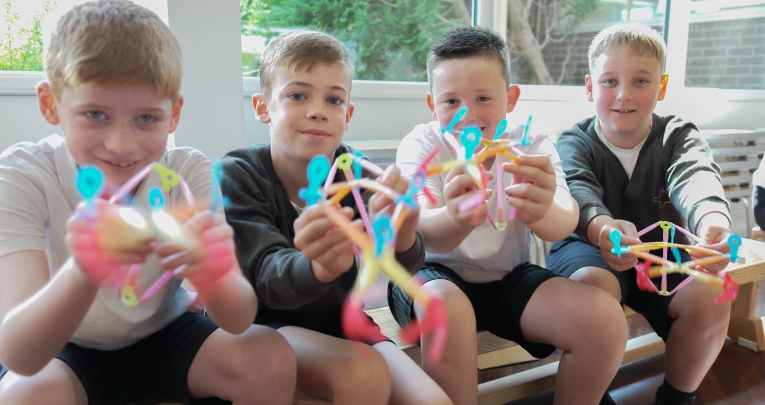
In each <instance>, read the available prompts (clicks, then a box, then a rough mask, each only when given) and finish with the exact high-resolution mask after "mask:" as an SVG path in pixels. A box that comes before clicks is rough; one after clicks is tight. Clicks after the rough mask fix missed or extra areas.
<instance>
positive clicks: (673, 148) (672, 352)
mask: <svg viewBox="0 0 765 405" xmlns="http://www.w3.org/2000/svg"><path fill="white" fill-rule="evenodd" d="M665 53H666V46H665V44H664V41H663V39H662V38H661V36H660V35H659V33H658V32H656V31H654V30H652V29H651V28H649V27H646V26H644V25H641V24H624V25H616V26H612V27H610V28H607V29H605V30H603V31H602V32H600V33H599V34H598V35H597V36H596V37H595V39H593V42H592V44H591V46H590V50H589V61H590V75H587V77H586V78H585V82H586V86H587V94H588V98H589V101H592V102H594V103H595V108H596V112H597V116H595V117H591V118H588V119H586V120H584V121H581V122H579V123H577V124H576V125H574V127H573V128H572V129H570V130H568V131H566V132H564V133H563V134H562V135H561V136H560V137H559V139H558V141H557V143H556V148H557V149H558V153H559V154H560V156H561V159H562V160H563V169H564V172H565V173H566V181H567V183H568V186H569V189H570V190H571V195H572V196H573V197H574V198H575V199H576V201H577V203H578V204H579V210H580V214H579V224H578V225H577V229H576V231H575V233H574V234H573V235H571V236H570V237H568V238H567V239H565V240H563V241H560V242H557V243H555V244H554V245H553V247H552V249H551V250H550V253H549V255H548V258H547V266H548V268H550V270H552V271H554V272H556V273H558V274H561V275H563V276H566V277H570V278H571V279H574V280H577V281H580V282H583V283H586V284H590V285H593V286H597V287H600V288H602V289H604V290H606V291H608V292H609V293H611V295H613V296H614V298H616V299H617V300H619V301H620V302H621V303H623V304H626V305H628V306H629V307H630V308H632V309H634V310H635V311H637V312H638V313H640V314H642V315H644V316H645V317H646V319H647V320H648V322H649V323H650V324H651V326H652V327H653V328H654V330H655V331H656V333H657V334H658V335H659V336H661V338H662V339H664V341H665V342H666V343H667V348H666V373H665V380H664V384H663V385H662V386H661V387H659V389H658V391H657V393H656V401H655V404H657V405H658V404H693V403H694V398H695V392H696V390H697V389H698V386H699V384H701V381H702V379H703V378H704V375H705V374H706V373H707V371H708V370H709V368H710V367H711V366H712V363H713V362H714V360H715V358H716V357H717V355H718V354H719V352H720V349H721V348H722V345H723V342H724V341H725V336H726V332H727V329H728V322H729V320H730V305H729V304H725V305H715V304H714V302H713V301H714V298H715V297H716V296H717V295H719V294H720V290H719V288H718V287H714V286H711V285H709V284H706V283H703V282H701V281H698V280H694V281H692V282H691V283H690V284H688V285H686V286H685V287H684V288H682V289H680V290H678V291H677V293H676V294H674V295H669V296H664V295H660V294H656V293H654V292H647V291H641V290H640V289H639V288H638V287H637V282H636V271H635V269H634V268H633V267H634V266H635V265H636V264H638V260H637V257H636V256H634V255H632V254H625V255H622V256H621V257H617V256H616V255H614V254H612V253H611V248H612V247H613V243H612V242H611V240H610V238H609V234H610V232H611V230H612V229H614V228H616V229H619V230H620V231H621V232H622V234H623V235H624V236H623V237H622V241H621V243H622V245H633V244H637V243H641V242H649V241H661V240H662V233H661V232H662V230H661V229H659V228H656V229H654V230H653V231H651V232H648V233H646V234H644V235H642V236H641V237H638V235H637V231H638V230H641V229H644V228H646V227H648V226H650V225H652V224H655V223H656V222H657V221H670V222H672V223H675V224H677V225H680V226H686V227H687V228H688V229H689V230H690V231H691V232H693V233H694V234H696V235H698V236H699V237H700V238H701V239H703V240H704V241H705V245H706V247H708V248H711V249H714V250H717V251H720V252H727V249H728V247H727V244H726V238H727V236H728V235H729V234H730V229H729V228H730V212H729V211H730V209H729V204H728V202H727V200H726V199H725V195H724V193H723V188H722V184H721V180H720V175H719V171H720V169H719V167H718V166H717V165H716V164H715V163H714V162H713V161H712V155H711V152H710V150H709V146H708V145H707V144H706V142H705V141H704V140H703V139H701V138H700V137H699V134H698V132H697V128H696V127H695V126H694V125H693V124H691V123H688V122H684V121H682V120H681V119H679V118H676V117H674V116H666V117H662V116H659V115H656V114H654V112H653V110H654V107H655V106H656V102H657V101H660V100H662V99H664V95H665V93H666V91H667V87H666V86H667V79H668V77H667V74H666V73H663V66H664V58H665ZM675 242H677V243H688V240H687V238H686V237H685V236H684V235H682V234H681V233H679V232H678V233H677V234H676V235H675ZM685 260H690V258H689V257H688V256H687V255H685V254H684V261H685ZM726 264H727V262H724V263H719V264H717V265H714V266H709V267H707V270H709V271H713V272H714V271H719V270H721V269H722V268H723V267H724V266H725V265H726ZM685 278H686V276H684V275H681V274H672V275H669V276H668V290H670V291H671V290H672V289H673V288H674V287H675V286H677V285H678V284H679V283H681V282H682V281H683V280H684V279H685Z"/></svg>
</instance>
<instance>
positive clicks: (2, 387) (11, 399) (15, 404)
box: [0, 373, 78, 405]
mask: <svg viewBox="0 0 765 405" xmlns="http://www.w3.org/2000/svg"><path fill="white" fill-rule="evenodd" d="M0 404H3V405H33V404H35V405H37V404H60V405H78V404H77V396H76V394H75V392H74V389H73V388H72V387H71V384H69V383H67V382H66V381H61V380H56V379H50V378H36V376H32V377H17V376H15V375H13V374H11V373H8V374H6V375H5V376H4V377H3V378H2V379H1V380H0Z"/></svg>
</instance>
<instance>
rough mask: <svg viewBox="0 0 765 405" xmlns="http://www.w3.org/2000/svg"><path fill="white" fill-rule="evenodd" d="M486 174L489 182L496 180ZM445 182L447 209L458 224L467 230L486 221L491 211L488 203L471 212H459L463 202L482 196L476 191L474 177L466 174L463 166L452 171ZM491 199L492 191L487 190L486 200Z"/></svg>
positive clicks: (481, 204) (491, 175) (490, 174)
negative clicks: (487, 212)
mask: <svg viewBox="0 0 765 405" xmlns="http://www.w3.org/2000/svg"><path fill="white" fill-rule="evenodd" d="M484 173H485V174H486V175H487V176H488V177H487V180H489V181H490V180H491V179H493V178H494V175H493V173H491V172H484ZM445 182H446V186H445V187H444V202H445V203H446V209H447V210H448V211H449V214H450V215H451V216H452V218H454V221H455V222H456V223H457V224H459V225H461V226H464V227H466V228H475V227H477V226H479V225H481V224H482V223H483V222H484V221H486V211H487V210H488V209H489V206H488V205H487V204H486V201H484V202H482V203H480V204H478V205H476V206H475V207H473V208H471V209H469V210H466V211H460V210H459V206H460V204H462V202H463V201H465V200H468V199H471V198H476V196H478V195H480V194H481V191H480V190H476V187H475V181H474V180H473V177H471V176H470V175H469V174H467V173H465V171H464V170H463V167H462V166H458V167H454V168H453V169H451V170H450V171H449V173H448V174H447V175H446V180H445ZM490 197H491V190H486V196H485V199H489V198H490Z"/></svg>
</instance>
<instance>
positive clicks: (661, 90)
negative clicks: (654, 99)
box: [659, 73, 669, 101]
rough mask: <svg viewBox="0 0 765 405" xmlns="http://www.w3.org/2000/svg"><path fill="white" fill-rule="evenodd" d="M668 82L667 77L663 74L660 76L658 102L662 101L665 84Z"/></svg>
mask: <svg viewBox="0 0 765 405" xmlns="http://www.w3.org/2000/svg"><path fill="white" fill-rule="evenodd" d="M668 82H669V75H668V74H666V73H664V74H662V75H661V84H660V85H659V101H661V100H664V97H665V96H666V95H667V83H668Z"/></svg>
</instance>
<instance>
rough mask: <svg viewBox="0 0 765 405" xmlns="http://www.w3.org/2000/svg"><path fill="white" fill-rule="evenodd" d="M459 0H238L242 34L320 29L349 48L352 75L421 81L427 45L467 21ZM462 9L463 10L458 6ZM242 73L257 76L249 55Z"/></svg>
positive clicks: (273, 33) (463, 6)
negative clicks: (352, 67)
mask: <svg viewBox="0 0 765 405" xmlns="http://www.w3.org/2000/svg"><path fill="white" fill-rule="evenodd" d="M459 2H464V0H313V1H308V2H306V1H305V0H241V1H240V12H241V20H242V33H243V34H245V35H256V36H261V37H264V38H266V39H267V40H270V39H271V38H273V37H275V36H277V35H279V34H280V33H281V32H283V31H284V30H285V29H286V30H290V29H300V28H308V29H319V30H322V31H324V32H327V33H328V34H331V35H333V36H335V37H336V38H338V39H339V40H340V41H341V42H343V43H344V44H345V46H346V47H348V49H349V51H350V52H351V57H352V58H353V61H354V66H355V70H356V71H355V77H356V78H357V79H364V80H402V81H423V80H426V79H427V75H426V72H425V60H426V58H427V53H428V48H429V47H430V45H431V44H432V43H433V42H434V41H435V40H436V39H437V38H438V37H439V36H441V35H442V34H443V33H444V32H446V31H447V30H448V29H450V28H452V27H454V26H456V25H459V24H465V23H468V22H469V15H466V14H465V12H464V10H466V9H467V8H466V7H465V3H462V4H460V3H459ZM463 9H464V10H463ZM256 58H257V56H251V57H243V60H242V64H243V70H244V72H245V73H249V74H251V75H253V76H257V74H258V70H257V66H255V64H256V63H254V60H253V59H256Z"/></svg>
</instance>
